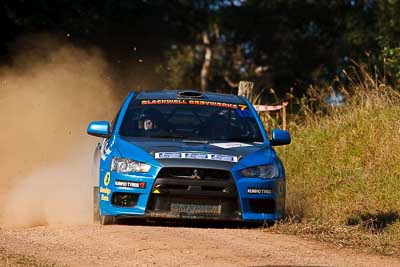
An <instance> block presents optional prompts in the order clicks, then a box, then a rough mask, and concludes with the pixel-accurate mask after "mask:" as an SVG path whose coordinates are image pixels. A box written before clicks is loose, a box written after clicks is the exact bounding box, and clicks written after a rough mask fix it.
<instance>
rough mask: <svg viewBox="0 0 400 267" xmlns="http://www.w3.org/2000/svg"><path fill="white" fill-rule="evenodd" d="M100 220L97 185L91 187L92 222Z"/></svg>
mask: <svg viewBox="0 0 400 267" xmlns="http://www.w3.org/2000/svg"><path fill="white" fill-rule="evenodd" d="M99 220H100V212H99V187H98V186H95V187H93V222H98V221H99Z"/></svg>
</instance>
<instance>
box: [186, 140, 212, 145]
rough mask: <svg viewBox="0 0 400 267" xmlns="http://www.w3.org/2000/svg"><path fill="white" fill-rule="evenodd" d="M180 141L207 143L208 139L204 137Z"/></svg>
mask: <svg viewBox="0 0 400 267" xmlns="http://www.w3.org/2000/svg"><path fill="white" fill-rule="evenodd" d="M182 142H185V143H200V144H208V141H207V140H206V139H183V140H182Z"/></svg>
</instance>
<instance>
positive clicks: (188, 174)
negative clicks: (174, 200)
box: [157, 168, 231, 181]
mask: <svg viewBox="0 0 400 267" xmlns="http://www.w3.org/2000/svg"><path fill="white" fill-rule="evenodd" d="M194 174H196V177H194ZM157 177H162V178H176V179H194V178H200V180H205V181H214V180H218V181H220V180H229V179H230V178H231V174H230V172H229V171H225V170H214V169H199V168H163V169H161V171H160V173H159V174H158V176H157Z"/></svg>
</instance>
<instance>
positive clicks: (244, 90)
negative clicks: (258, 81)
mask: <svg viewBox="0 0 400 267" xmlns="http://www.w3.org/2000/svg"><path fill="white" fill-rule="evenodd" d="M253 87H254V83H253V82H248V81H240V82H239V90H238V96H244V97H246V98H247V99H248V100H249V101H250V102H251V103H253V100H254V99H253V98H254V91H253Z"/></svg>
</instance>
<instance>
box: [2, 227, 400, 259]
mask: <svg viewBox="0 0 400 267" xmlns="http://www.w3.org/2000/svg"><path fill="white" fill-rule="evenodd" d="M0 265H3V266H4V265H9V266H14V265H21V266H27V265H35V266H42V265H44V266H46V265H50V266H95V265H96V266H137V265H140V266H142V265H145V266H148V265H156V266H177V265H180V266H190V265H197V266H198V265H201V266H268V265H274V266H276V265H285V266H287V265H291V266H400V259H395V258H388V257H380V256H376V255H368V254H362V253H357V252H354V251H351V250H348V249H335V248H331V247H329V246H328V245H325V244H322V243H319V242H313V241H306V240H303V239H300V238H298V237H294V236H288V235H278V234H272V233H267V232H266V231H265V230H262V229H259V228H255V229H243V228H241V229H238V228H235V227H233V228H228V229H223V228H215V227H214V228H207V227H204V226H203V227H194V228H193V227H185V226H176V225H175V226H160V225H156V226H152V225H147V226H146V225H115V226H104V227H101V226H99V225H85V226H57V227H56V226H51V227H43V226H40V227H33V228H19V229H16V228H13V229H11V228H1V229H0Z"/></svg>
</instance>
